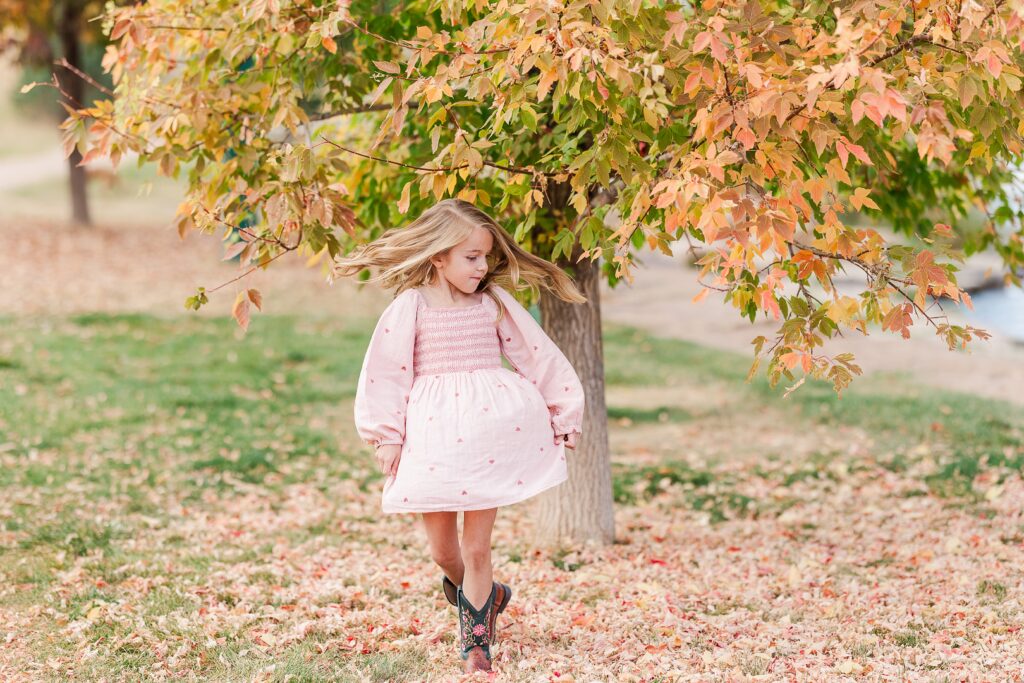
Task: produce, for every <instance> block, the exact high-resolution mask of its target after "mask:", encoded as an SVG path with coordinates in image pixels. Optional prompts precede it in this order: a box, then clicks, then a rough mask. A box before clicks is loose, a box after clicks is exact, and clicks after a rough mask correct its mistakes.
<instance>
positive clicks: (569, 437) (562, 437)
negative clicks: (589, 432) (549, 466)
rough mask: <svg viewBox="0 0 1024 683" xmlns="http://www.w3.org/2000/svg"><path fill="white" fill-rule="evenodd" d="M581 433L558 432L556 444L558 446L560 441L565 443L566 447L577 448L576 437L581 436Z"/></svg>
mask: <svg viewBox="0 0 1024 683" xmlns="http://www.w3.org/2000/svg"><path fill="white" fill-rule="evenodd" d="M579 435H580V433H579V432H570V433H568V434H556V435H555V445H556V446H557V445H558V444H560V443H564V444H565V447H566V448H572V449H574V450H575V448H576V439H577V438H579Z"/></svg>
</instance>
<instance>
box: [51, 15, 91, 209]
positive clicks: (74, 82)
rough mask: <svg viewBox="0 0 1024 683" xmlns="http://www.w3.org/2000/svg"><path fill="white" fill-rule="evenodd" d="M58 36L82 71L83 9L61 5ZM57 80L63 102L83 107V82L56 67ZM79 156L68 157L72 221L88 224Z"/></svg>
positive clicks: (83, 168)
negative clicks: (64, 97) (61, 89)
mask: <svg viewBox="0 0 1024 683" xmlns="http://www.w3.org/2000/svg"><path fill="white" fill-rule="evenodd" d="M59 16H60V19H59V20H58V24H57V36H58V38H59V39H60V45H61V53H62V54H63V55H64V58H65V59H67V60H68V63H69V64H71V65H72V66H74V67H75V68H76V69H78V70H80V71H82V70H83V69H82V56H81V49H80V48H81V45H80V43H79V33H80V29H81V23H82V8H81V7H80V6H79V3H78V2H75V1H70V2H66V3H64V5H63V6H62V7H61V9H60V11H59ZM56 73H57V78H58V79H59V81H60V84H61V87H62V88H63V89H64V92H65V93H67V98H66V100H65V101H67V103H68V104H69V105H70V106H72V107H76V108H77V107H84V106H86V103H85V102H83V101H82V100H83V99H84V96H85V82H84V81H83V80H82V78H81V77H80V76H78V75H77V74H75V73H72V72H71V71H69V70H67V69H61V68H58V69H57V70H56ZM81 162H82V155H81V154H79V152H78V150H77V149H75V150H74V151H73V152H71V156H69V157H68V180H69V182H70V183H71V188H70V189H71V218H72V220H73V221H74V222H76V223H80V224H82V225H91V224H92V221H91V219H90V217H89V198H88V194H87V193H86V176H85V167H84V166H79V164H80V163H81Z"/></svg>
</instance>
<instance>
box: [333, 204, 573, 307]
mask: <svg viewBox="0 0 1024 683" xmlns="http://www.w3.org/2000/svg"><path fill="white" fill-rule="evenodd" d="M478 227H479V228H483V229H484V230H487V231H488V232H490V233H491V237H492V238H493V240H494V243H493V246H492V248H491V253H490V254H488V257H487V258H488V261H489V267H488V270H487V274H486V275H485V276H484V277H483V278H482V279H481V281H480V283H479V285H478V286H477V291H478V292H483V293H484V294H485V295H487V296H490V297H491V298H492V299H494V301H495V303H496V304H497V305H498V311H499V320H500V318H501V314H502V312H503V311H504V308H503V306H502V305H501V301H500V300H499V299H498V297H497V295H496V294H495V293H494V291H493V290H492V289H491V285H492V284H495V285H500V286H503V287H505V288H506V289H509V290H511V291H513V292H516V291H521V290H523V289H526V288H530V289H531V290H532V291H533V292H534V293H536V292H537V291H538V290H539V289H541V288H543V289H545V290H547V291H549V292H551V293H552V294H554V295H555V296H557V297H558V298H560V299H562V300H563V301H568V302H569V303H576V304H579V303H585V302H586V300H587V299H586V297H584V296H583V295H582V294H580V292H579V290H578V289H577V288H576V286H575V284H574V283H573V281H572V278H570V277H569V276H568V275H567V274H566V273H565V272H564V271H563V270H562V269H561V268H559V267H557V266H555V265H554V264H552V263H550V262H548V261H545V260H544V259H542V258H540V257H538V256H534V255H533V254H531V253H529V252H528V251H526V250H525V249H523V248H522V247H520V246H519V245H518V244H516V242H515V240H514V239H512V237H511V235H509V234H508V233H507V232H506V231H505V229H504V228H502V227H501V226H500V225H498V223H497V222H495V220H494V219H493V218H491V217H490V216H488V215H487V214H486V213H485V212H483V211H481V210H480V209H478V208H477V207H475V206H473V205H472V204H470V203H469V202H467V201H464V200H462V199H444V200H442V201H440V202H438V203H437V204H435V205H434V206H432V207H430V208H429V209H427V210H426V211H424V212H423V213H421V214H420V215H419V217H418V218H417V219H416V220H414V221H413V222H412V223H410V224H409V225H407V226H405V227H404V228H391V229H390V230H388V231H386V232H385V233H384V234H383V235H381V236H380V237H378V238H377V239H376V240H374V241H373V242H368V243H366V244H361V245H359V246H358V247H356V248H355V249H354V250H353V251H352V252H351V253H350V254H349V255H347V256H345V257H341V258H338V259H336V260H335V263H334V267H333V272H334V275H335V276H338V277H351V276H354V275H357V274H359V273H360V272H361V271H363V270H364V269H375V270H377V274H376V275H373V274H372V270H371V277H370V278H369V280H367V281H368V282H374V283H379V284H380V285H382V286H383V287H384V288H386V289H392V288H394V289H395V296H397V295H398V294H401V293H402V292H403V291H405V290H406V289H410V288H413V287H419V286H420V285H424V284H431V283H433V282H434V281H435V279H436V277H437V269H436V268H435V267H434V264H433V263H431V259H432V258H433V257H434V256H438V255H440V256H443V255H445V254H447V253H448V252H449V251H451V249H452V247H454V246H456V245H457V244H460V243H461V242H463V241H464V240H466V239H467V238H468V237H469V236H470V234H471V233H472V232H473V230H474V228H478ZM521 282H522V283H525V285H523V286H521V285H520V283H521Z"/></svg>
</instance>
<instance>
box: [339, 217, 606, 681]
mask: <svg viewBox="0 0 1024 683" xmlns="http://www.w3.org/2000/svg"><path fill="white" fill-rule="evenodd" d="M364 268H375V269H378V270H379V271H380V272H379V274H378V275H377V276H376V277H374V278H372V280H371V281H378V282H381V283H382V284H383V285H384V286H385V287H387V288H392V287H394V288H396V289H397V294H396V296H395V299H394V301H392V302H391V304H390V305H389V306H388V307H387V308H386V309H385V311H384V312H383V314H381V317H380V320H379V321H378V323H377V326H376V329H375V330H374V332H373V336H372V338H371V340H370V346H369V348H368V349H367V352H366V358H365V359H364V361H363V366H362V370H361V372H360V373H359V383H358V386H357V389H356V398H355V422H356V428H357V431H358V433H359V436H360V437H361V438H362V439H364V440H365V441H366V442H367V443H368V444H369V445H372V446H374V447H375V449H376V458H377V463H378V465H379V467H380V469H381V471H382V472H383V473H385V474H386V475H387V478H386V479H385V483H384V491H383V496H382V498H381V509H382V511H383V512H385V513H403V512H414V513H421V514H422V516H423V526H424V529H425V531H426V535H427V540H428V543H429V545H430V550H431V554H432V556H433V559H434V561H435V562H436V563H437V564H438V565H439V566H440V567H441V569H442V570H443V571H444V574H445V576H444V577H443V578H442V588H443V590H444V593H445V596H446V597H447V598H448V600H449V602H451V603H452V604H453V605H456V606H457V607H458V611H459V634H460V655H461V657H462V659H463V661H464V668H465V671H467V672H471V671H479V670H484V671H489V670H490V668H491V666H490V662H491V651H490V645H491V643H493V642H494V636H495V618H496V617H497V615H498V614H499V613H500V612H502V611H503V610H504V609H505V606H506V605H507V604H508V601H509V599H510V598H511V596H512V590H511V589H510V588H509V587H508V586H507V585H506V584H503V583H499V582H495V581H494V580H493V575H492V567H491V529H492V527H493V525H494V519H495V516H496V513H497V508H499V507H501V506H502V505H512V504H513V503H518V502H520V501H522V500H526V499H527V498H530V497H532V496H534V495H536V494H538V493H540V492H541V491H543V490H545V489H548V488H551V487H552V486H557V485H558V484H560V483H562V482H563V481H565V480H566V478H567V470H566V460H565V449H566V448H575V447H576V444H577V442H578V439H579V437H580V434H581V427H582V422H583V408H584V399H583V386H582V384H581V383H580V380H579V377H577V375H576V372H575V370H573V367H572V365H571V364H570V363H569V361H568V360H567V359H566V357H565V355H564V354H563V353H562V352H561V351H560V350H559V349H558V347H557V346H555V344H554V342H552V341H551V339H549V338H548V336H547V335H546V334H544V331H543V330H542V329H541V327H540V325H538V324H537V323H536V321H534V319H533V317H532V316H531V315H530V313H529V312H528V311H527V310H526V309H524V308H523V307H522V306H521V305H520V304H519V302H518V301H516V299H515V298H514V297H513V296H512V294H511V293H510V291H509V290H515V289H517V288H518V284H519V282H520V281H525V282H526V283H527V284H528V285H531V286H534V287H536V286H543V287H545V288H546V289H548V290H550V291H551V292H552V293H554V294H555V296H558V297H560V298H561V299H563V300H565V301H569V302H573V303H582V302H584V301H586V299H585V298H584V297H583V296H582V295H581V294H580V293H579V292H578V291H577V290H576V288H575V287H574V286H573V284H572V280H570V279H569V277H568V276H567V275H566V274H565V273H564V272H563V271H562V270H561V269H559V268H557V267H555V266H554V265H552V264H551V263H548V262H547V261H545V260H543V259H540V258H538V257H536V256H533V255H532V254H530V253H528V252H526V251H524V250H523V249H522V248H521V247H519V245H517V244H516V243H515V241H514V240H512V238H511V237H510V236H509V235H508V233H506V232H505V230H504V229H502V227H501V226H500V225H498V224H497V223H495V222H494V220H493V219H491V218H490V217H489V216H488V215H487V214H486V213H484V212H483V211H481V210H479V209H477V208H476V207H474V206H473V205H472V204H470V203H468V202H465V201H462V200H458V199H447V200H444V201H441V202H439V203H437V204H436V205H434V206H433V207H431V208H430V209H428V210H426V211H424V212H423V214H422V215H421V216H420V217H419V218H417V219H416V220H415V221H413V222H412V223H411V224H409V226H407V227H406V228H404V229H392V230H389V231H387V232H385V233H384V234H383V235H382V236H381V237H380V238H379V239H377V240H376V241H374V242H372V243H369V244H365V245H362V246H361V247H359V248H357V249H356V250H355V251H354V252H353V253H352V255H350V256H349V257H347V258H344V259H339V261H338V262H337V264H336V267H335V273H336V274H337V275H341V276H351V275H355V274H357V273H359V272H360V271H361V270H363V269H364ZM502 356H504V357H505V358H507V359H508V361H509V362H510V363H511V365H512V367H513V368H514V369H515V372H512V371H510V370H508V369H506V368H504V367H503V366H502ZM459 511H462V512H463V527H462V542H461V544H460V542H459V536H458V527H457V518H458V512H459Z"/></svg>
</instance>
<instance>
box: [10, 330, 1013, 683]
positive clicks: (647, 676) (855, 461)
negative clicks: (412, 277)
mask: <svg viewBox="0 0 1024 683" xmlns="http://www.w3.org/2000/svg"><path fill="white" fill-rule="evenodd" d="M372 322H373V321H368V320H339V319H335V318H322V319H311V318H307V317H288V316H273V315H261V316H259V317H258V318H256V319H254V321H253V323H252V325H251V327H250V330H249V333H248V335H245V336H243V335H241V334H240V332H239V331H238V330H237V329H236V327H235V324H234V322H233V321H230V320H222V319H210V318H199V317H187V316H181V317H170V318H160V317H154V316H150V315H105V314H89V315H80V316H74V317H55V318H31V319H30V318H19V317H7V318H0V329H2V330H3V334H2V335H0V487H2V491H3V495H2V496H0V579H2V581H0V640H2V641H3V642H5V643H6V645H5V647H4V648H3V649H2V650H0V678H3V677H4V676H10V677H12V678H29V679H42V680H101V679H105V680H187V679H190V678H195V679H202V680H281V681H285V680H292V681H306V680H308V681H314V680H374V681H385V680H450V679H451V678H453V677H455V676H456V674H457V672H458V671H459V670H460V660H458V656H457V654H456V653H455V648H456V645H457V642H456V623H457V617H456V615H455V613H454V611H449V607H448V605H447V603H446V602H444V600H443V598H442V597H440V590H439V585H438V584H439V579H440V576H439V570H437V569H436V568H435V567H434V566H433V564H432V563H431V562H430V560H429V555H428V552H427V550H426V541H425V538H424V537H423V534H422V530H421V529H420V528H419V527H418V526H417V523H418V520H417V519H416V518H415V516H405V515H382V514H381V513H380V511H379V510H380V508H379V496H380V487H381V485H382V483H383V482H382V477H381V475H380V474H379V473H378V472H377V471H376V470H375V468H374V467H373V461H372V457H371V456H370V453H369V451H368V450H367V449H366V448H365V447H364V446H363V445H362V444H361V442H360V441H359V439H358V437H357V435H356V434H355V430H354V426H353V425H352V398H353V393H354V386H355V379H356V377H357V375H358V371H359V366H360V363H361V360H362V354H363V352H364V350H365V347H366V343H367V341H368V338H369V333H370V330H371V329H372ZM605 354H606V366H607V381H608V412H609V421H610V431H611V442H612V449H613V475H614V481H613V487H614V496H615V500H616V518H617V532H618V533H617V536H618V538H617V542H616V544H615V545H613V546H611V547H608V548H596V549H595V548H588V547H580V548H565V549H562V550H560V551H557V552H553V553H546V552H541V551H538V550H536V549H534V548H533V547H532V546H531V544H530V536H529V530H530V516H529V514H528V512H529V508H528V506H527V505H521V506H514V507H512V508H508V509H503V510H502V511H501V512H500V513H499V520H498V524H497V526H496V528H495V536H494V549H495V562H494V564H495V574H496V576H497V577H498V578H499V579H500V580H506V581H508V582H509V583H511V584H512V585H513V586H514V589H515V590H516V595H515V597H514V598H513V602H512V603H511V604H510V606H509V609H508V611H507V612H506V613H505V614H503V615H502V618H499V620H498V627H499V640H498V643H497V644H496V646H495V652H496V656H497V659H496V662H495V664H496V667H498V668H499V669H500V670H502V671H503V672H504V676H505V677H507V679H508V680H524V681H525V680H531V681H532V680H538V679H543V680H549V679H550V680H580V681H582V680H588V681H589V680H634V681H641V680H646V681H657V680H662V681H669V680H691V679H692V680H712V679H722V680H725V679H729V680H732V679H734V678H736V677H742V676H758V675H765V676H768V678H771V677H772V676H773V675H775V676H786V675H789V674H780V673H779V672H783V671H787V672H797V673H796V675H798V677H799V676H806V678H807V679H808V680H825V679H835V678H837V677H842V676H857V675H862V676H868V677H881V678H888V677H889V676H890V675H892V676H909V677H910V678H913V679H914V680H946V679H948V680H960V679H962V678H964V677H968V678H969V677H972V676H983V677H984V676H991V677H993V680H995V679H999V680H1008V679H1010V678H1011V677H1012V676H1013V675H1016V673H1019V671H1020V669H1019V667H1020V664H1019V663H1018V661H1017V659H1016V658H1015V657H1014V656H1012V653H1013V652H1014V651H1018V652H1019V645H1018V636H1019V633H1017V631H1018V629H1020V627H1021V626H1022V619H1024V607H1022V605H1021V595H1022V593H1021V591H1022V587H1024V586H1022V579H1021V567H1022V566H1024V564H1022V563H1021V560H1024V520H1022V518H1021V507H1022V506H1021V504H1020V503H1021V501H1024V486H1022V484H1021V478H1020V475H1021V469H1022V467H1024V436H1022V435H1024V411H1022V410H1021V409H1019V408H1015V407H1012V406H1010V405H1008V404H1003V403H998V402H994V401H987V400H982V399H977V398H973V397H970V396H966V395H957V394H949V393H942V392H939V391H934V390H927V391H922V390H920V389H918V388H916V387H913V386H910V385H907V384H906V383H904V382H902V381H901V380H899V379H898V378H880V379H875V380H871V381H868V380H861V379H858V380H857V381H855V385H854V387H853V388H851V389H850V390H848V391H847V392H844V395H843V397H842V398H836V397H835V395H834V394H833V393H832V391H831V388H830V387H829V386H826V385H818V384H809V385H805V386H804V387H802V388H801V389H799V390H798V391H797V392H795V393H794V394H792V395H791V396H790V397H789V398H788V399H786V400H782V399H781V398H780V396H781V393H782V387H778V388H777V389H771V388H769V387H768V386H767V384H766V383H765V382H764V381H763V380H757V381H755V382H753V383H752V384H749V385H748V384H745V383H744V381H743V379H744V377H745V376H746V371H747V368H748V365H749V359H748V358H745V357H740V356H735V355H732V354H726V353H722V352H718V351H714V350H711V349H707V348H702V347H699V346H696V345H693V344H688V343H685V342H680V341H669V340H663V339H656V338H651V337H649V336H646V335H644V334H642V333H640V332H637V331H635V330H632V329H628V328H622V327H608V328H607V329H606V337H605ZM503 619H504V621H503ZM993 667H995V668H993ZM555 672H558V675H557V676H555ZM765 680H767V679H765Z"/></svg>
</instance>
